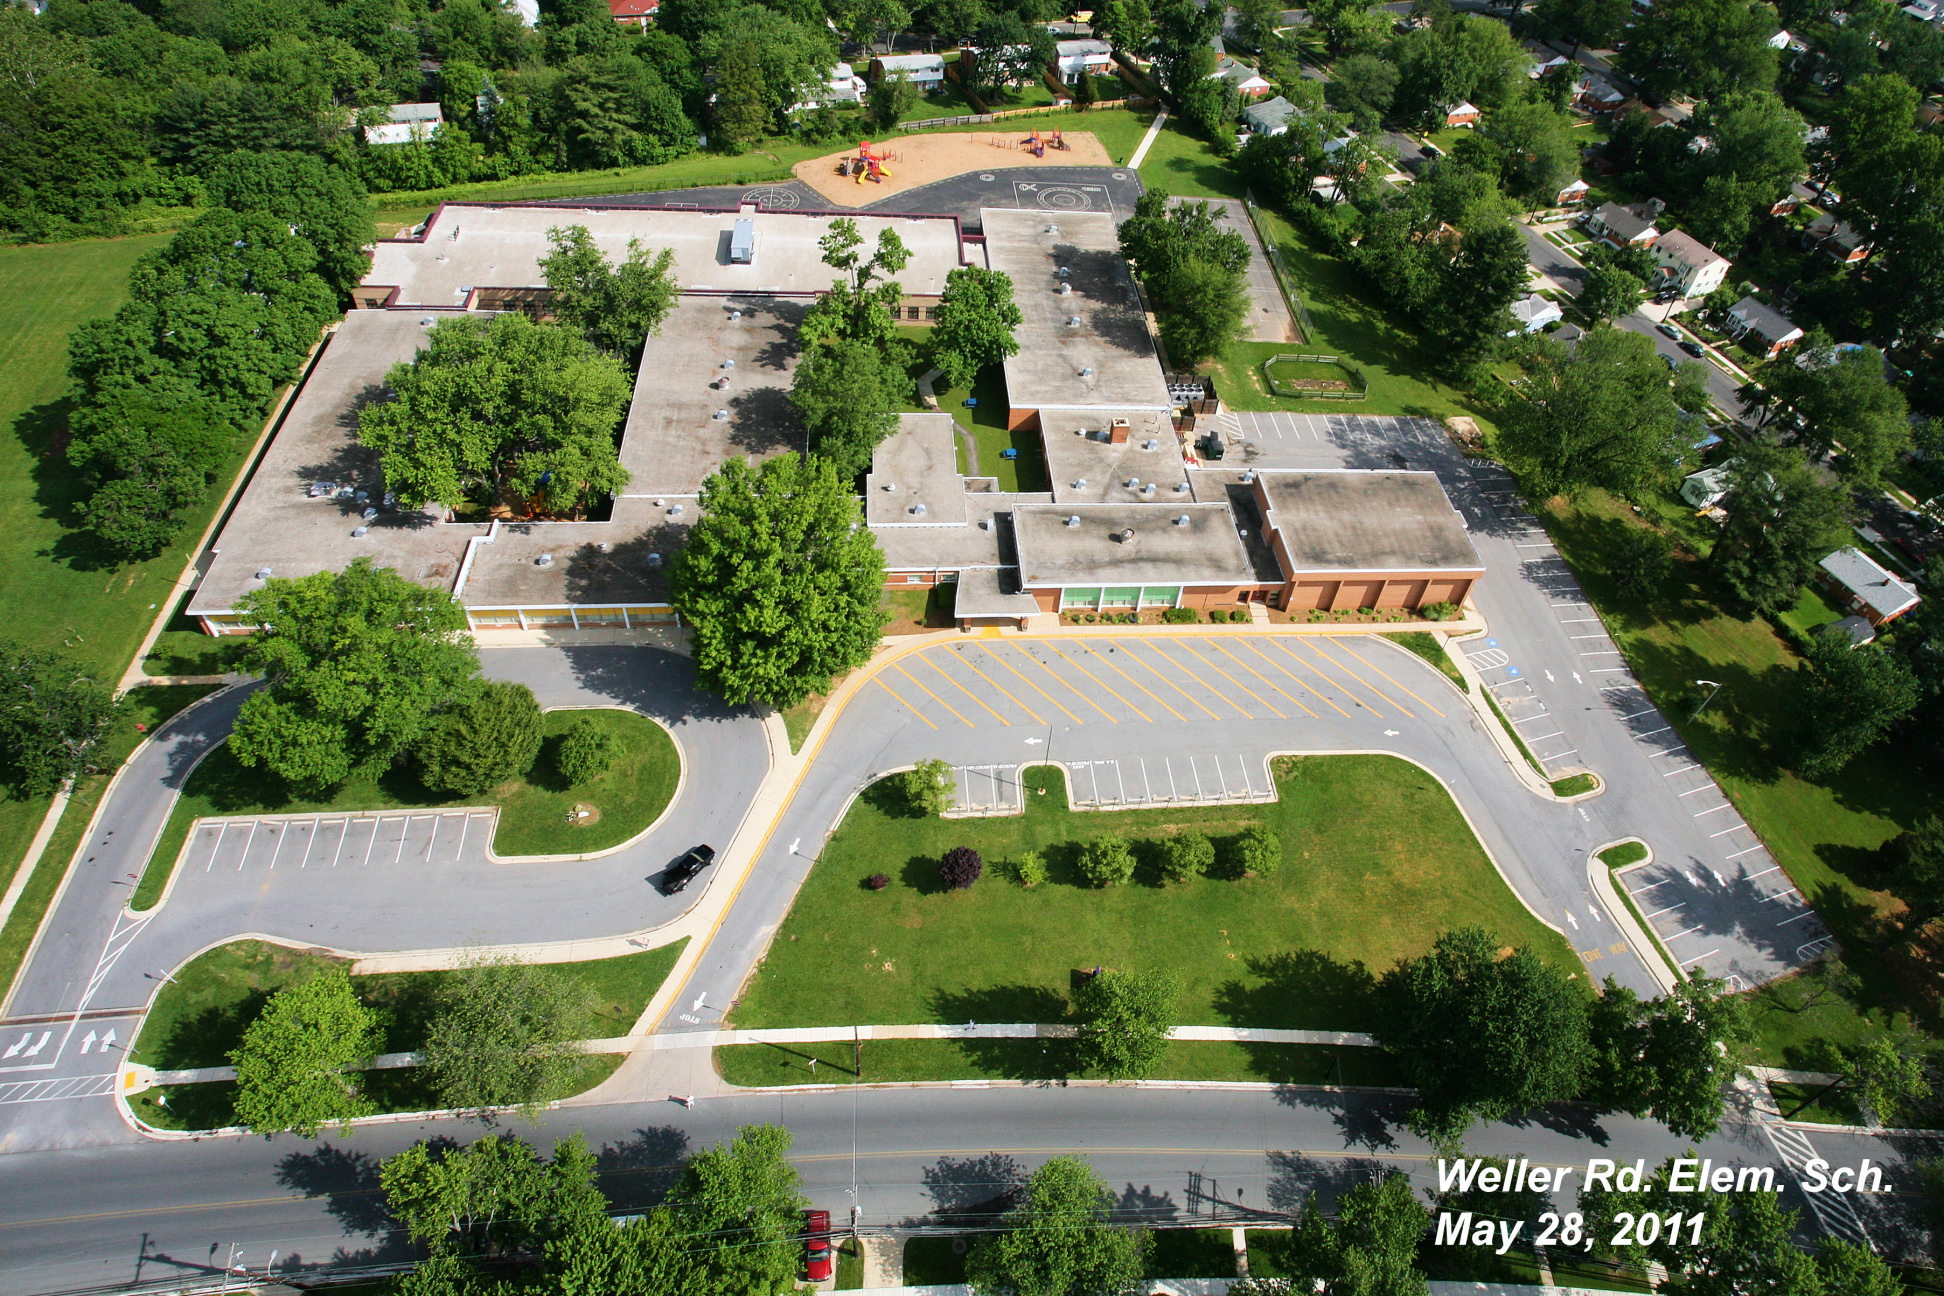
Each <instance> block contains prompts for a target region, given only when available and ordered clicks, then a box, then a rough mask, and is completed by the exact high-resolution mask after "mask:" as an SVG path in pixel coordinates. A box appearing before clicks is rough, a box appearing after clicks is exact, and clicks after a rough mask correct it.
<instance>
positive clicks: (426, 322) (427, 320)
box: [419, 315, 432, 328]
mask: <svg viewBox="0 0 1944 1296" xmlns="http://www.w3.org/2000/svg"><path fill="white" fill-rule="evenodd" d="M419 327H420V328H431V327H432V317H431V316H430V315H427V316H425V317H424V318H423V319H421V320H420V321H419Z"/></svg>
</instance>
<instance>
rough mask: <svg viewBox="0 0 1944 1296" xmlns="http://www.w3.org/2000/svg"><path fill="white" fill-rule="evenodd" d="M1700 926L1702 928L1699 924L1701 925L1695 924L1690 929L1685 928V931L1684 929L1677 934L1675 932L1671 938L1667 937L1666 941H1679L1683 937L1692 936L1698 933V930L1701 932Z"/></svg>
mask: <svg viewBox="0 0 1944 1296" xmlns="http://www.w3.org/2000/svg"><path fill="white" fill-rule="evenodd" d="M1702 926H1703V924H1701V923H1696V924H1695V925H1694V926H1692V927H1689V928H1687V929H1685V930H1683V931H1677V932H1675V933H1674V934H1673V935H1672V936H1669V937H1667V939H1668V940H1679V939H1681V937H1683V936H1692V935H1694V933H1696V932H1698V931H1700V930H1701V928H1702Z"/></svg>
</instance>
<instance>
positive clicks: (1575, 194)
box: [1553, 180, 1593, 207]
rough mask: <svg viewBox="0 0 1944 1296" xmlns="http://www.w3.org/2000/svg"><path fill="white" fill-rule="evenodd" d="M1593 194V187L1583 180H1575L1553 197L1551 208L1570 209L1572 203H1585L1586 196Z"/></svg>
mask: <svg viewBox="0 0 1944 1296" xmlns="http://www.w3.org/2000/svg"><path fill="white" fill-rule="evenodd" d="M1592 192H1593V186H1592V185H1590V184H1588V183H1586V181H1584V180H1575V181H1573V182H1572V183H1571V184H1568V185H1565V186H1564V187H1562V188H1561V189H1560V191H1559V192H1558V193H1556V194H1554V195H1553V206H1555V207H1570V206H1572V205H1573V204H1574V203H1578V202H1585V201H1586V195H1587V194H1589V193H1592Z"/></svg>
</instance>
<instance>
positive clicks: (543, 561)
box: [533, 554, 553, 567]
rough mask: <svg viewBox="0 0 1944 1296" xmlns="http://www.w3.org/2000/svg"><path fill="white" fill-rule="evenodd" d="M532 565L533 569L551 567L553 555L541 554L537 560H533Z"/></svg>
mask: <svg viewBox="0 0 1944 1296" xmlns="http://www.w3.org/2000/svg"><path fill="white" fill-rule="evenodd" d="M533 565H534V566H535V567H551V566H553V555H552V554H541V555H540V556H539V557H538V558H535V559H534V560H533Z"/></svg>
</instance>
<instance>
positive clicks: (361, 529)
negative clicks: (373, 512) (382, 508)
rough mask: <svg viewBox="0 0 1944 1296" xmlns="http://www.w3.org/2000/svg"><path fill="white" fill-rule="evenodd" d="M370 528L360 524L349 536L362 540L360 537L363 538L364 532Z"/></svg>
mask: <svg viewBox="0 0 1944 1296" xmlns="http://www.w3.org/2000/svg"><path fill="white" fill-rule="evenodd" d="M370 530H371V528H370V527H367V526H361V527H359V528H358V529H357V530H355V531H353V532H352V533H351V538H352V539H353V540H362V539H364V538H365V533H366V532H368V531H370Z"/></svg>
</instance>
